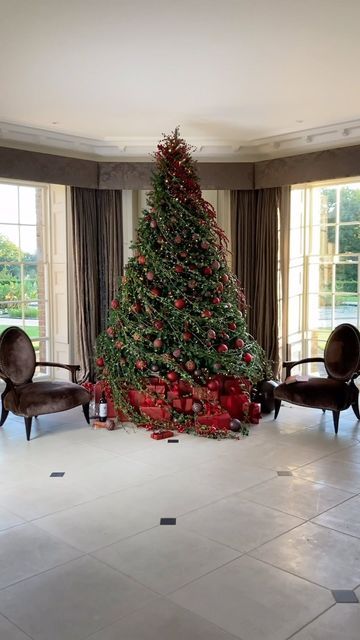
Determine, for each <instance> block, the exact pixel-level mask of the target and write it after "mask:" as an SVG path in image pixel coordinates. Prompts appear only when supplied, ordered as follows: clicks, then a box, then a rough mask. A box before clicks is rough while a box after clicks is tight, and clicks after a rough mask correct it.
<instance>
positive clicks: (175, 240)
mask: <svg viewBox="0 0 360 640" xmlns="http://www.w3.org/2000/svg"><path fill="white" fill-rule="evenodd" d="M174 242H175V244H181V243H182V237H181V236H179V235H177V236H175V238H174Z"/></svg>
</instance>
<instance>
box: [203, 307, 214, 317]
mask: <svg viewBox="0 0 360 640" xmlns="http://www.w3.org/2000/svg"><path fill="white" fill-rule="evenodd" d="M211 316H212V311H210V309H204V311H202V312H201V317H202V318H211Z"/></svg>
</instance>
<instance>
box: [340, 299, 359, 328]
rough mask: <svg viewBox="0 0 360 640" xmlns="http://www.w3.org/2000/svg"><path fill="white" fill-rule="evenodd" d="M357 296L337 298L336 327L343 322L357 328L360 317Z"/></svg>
mask: <svg viewBox="0 0 360 640" xmlns="http://www.w3.org/2000/svg"><path fill="white" fill-rule="evenodd" d="M358 303H359V302H358V296H357V295H350V294H349V295H345V296H342V295H337V296H336V298H335V326H337V325H338V324H341V323H342V322H350V324H354V325H355V326H357V316H358Z"/></svg>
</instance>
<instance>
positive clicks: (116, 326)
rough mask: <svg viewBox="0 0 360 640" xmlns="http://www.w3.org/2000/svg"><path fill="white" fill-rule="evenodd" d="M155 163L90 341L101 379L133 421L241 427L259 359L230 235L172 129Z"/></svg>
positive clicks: (216, 431)
mask: <svg viewBox="0 0 360 640" xmlns="http://www.w3.org/2000/svg"><path fill="white" fill-rule="evenodd" d="M155 160H156V165H155V171H154V173H153V177H152V191H151V192H150V193H149V195H148V198H147V209H146V210H145V211H143V216H142V218H141V220H140V223H139V228H138V233H137V239H136V241H135V242H134V243H133V245H132V249H133V257H131V258H130V259H129V262H128V264H127V266H126V268H125V275H124V276H123V277H122V281H121V284H120V286H119V290H118V293H117V296H116V298H115V299H114V300H113V301H112V303H111V310H110V313H109V322H108V327H107V329H106V331H105V332H104V333H102V334H101V335H100V336H99V338H98V341H97V361H96V363H97V368H98V374H99V378H100V379H102V380H103V384H104V385H105V388H106V389H107V393H108V396H109V397H111V398H112V399H113V401H114V404H115V407H116V408H117V409H118V410H119V411H121V412H122V413H123V414H124V417H125V416H126V417H127V418H128V419H129V420H131V421H133V422H135V423H137V424H143V425H144V424H145V425H147V426H149V427H151V428H158V427H159V426H160V427H164V426H165V425H167V426H170V425H171V427H175V428H179V429H180V430H187V431H194V432H196V433H199V434H203V435H211V436H213V437H218V436H224V435H228V434H231V432H232V431H239V430H240V431H242V432H243V433H244V432H246V426H245V423H246V422H249V421H250V420H249V417H250V418H251V415H250V414H251V412H250V413H249V410H250V408H251V406H250V398H249V391H250V389H251V385H252V384H253V383H255V382H256V381H258V380H260V379H261V378H262V377H263V375H264V369H265V368H266V358H265V355H264V352H263V350H262V348H261V347H260V346H259V345H258V344H257V342H256V341H255V340H254V339H253V338H252V337H251V336H250V335H249V333H248V331H247V326H246V304H245V300H244V296H243V293H242V290H241V288H240V286H239V283H238V281H237V279H236V277H235V276H234V275H233V274H232V273H231V272H230V270H229V267H228V264H227V260H226V257H227V239H226V237H225V235H224V233H223V231H222V230H221V229H220V228H219V226H218V225H217V222H216V213H215V210H214V208H213V207H212V206H211V205H210V204H209V203H208V202H206V201H205V200H204V199H203V198H202V194H201V189H200V184H199V180H198V177H197V173H196V166H195V162H194V161H193V159H192V157H191V147H190V146H189V145H188V144H187V143H186V142H185V141H184V140H183V139H182V138H181V137H180V136H179V132H178V130H177V129H176V130H175V131H174V132H173V133H172V134H171V135H168V136H166V137H165V138H164V139H163V140H162V141H161V142H160V143H159V145H158V147H157V151H156V153H155ZM255 421H256V416H255ZM229 429H230V431H229Z"/></svg>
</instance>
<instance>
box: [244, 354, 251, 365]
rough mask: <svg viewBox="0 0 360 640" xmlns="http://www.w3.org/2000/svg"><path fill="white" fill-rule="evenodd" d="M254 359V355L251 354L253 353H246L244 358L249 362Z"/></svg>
mask: <svg viewBox="0 0 360 640" xmlns="http://www.w3.org/2000/svg"><path fill="white" fill-rule="evenodd" d="M252 359H253V356H252V355H251V353H245V354H244V357H243V360H245V362H246V363H247V364H250V362H251V361H252Z"/></svg>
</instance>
